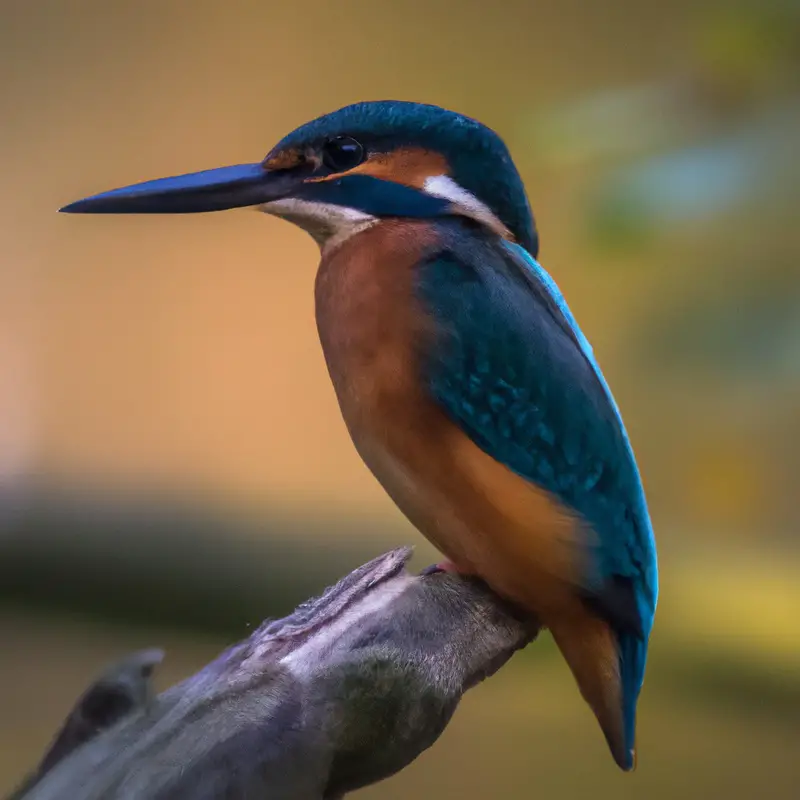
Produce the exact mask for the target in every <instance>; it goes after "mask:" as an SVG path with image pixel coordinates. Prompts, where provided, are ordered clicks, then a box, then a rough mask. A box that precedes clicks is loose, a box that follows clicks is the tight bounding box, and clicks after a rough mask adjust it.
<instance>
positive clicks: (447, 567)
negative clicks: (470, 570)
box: [419, 561, 466, 575]
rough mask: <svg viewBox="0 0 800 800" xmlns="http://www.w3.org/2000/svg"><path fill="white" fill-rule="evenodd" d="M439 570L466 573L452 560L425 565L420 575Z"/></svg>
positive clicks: (431, 573) (457, 573) (458, 573)
mask: <svg viewBox="0 0 800 800" xmlns="http://www.w3.org/2000/svg"><path fill="white" fill-rule="evenodd" d="M437 572H452V573H453V574H455V575H465V574H466V573H465V572H462V571H461V570H460V569H459V568H458V567H457V566H456V565H455V564H454V563H453V562H452V561H440V562H439V563H438V564H431V565H430V566H429V567H425V569H423V570H422V571H421V572H420V573H419V574H420V575H435V574H436V573H437Z"/></svg>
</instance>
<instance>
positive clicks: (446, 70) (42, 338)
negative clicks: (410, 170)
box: [0, 0, 800, 800]
mask: <svg viewBox="0 0 800 800" xmlns="http://www.w3.org/2000/svg"><path fill="white" fill-rule="evenodd" d="M799 68H800V4H798V3H797V2H794V1H793V0H752V2H744V1H742V2H739V0H720V1H719V2H711V0H708V1H705V0H673V2H671V3H664V2H660V1H658V2H657V0H602V2H600V1H597V2H596V1H595V0H583V1H582V2H581V1H579V0H561V2H559V3H544V2H535V1H534V0H502V1H501V2H493V3H488V2H485V1H484V2H479V0H457V1H456V0H454V1H453V2H444V1H443V0H420V2H414V1H412V0H404V2H398V3H394V2H388V1H387V0H373V2H371V3H368V2H355V1H353V2H350V1H348V0H340V2H338V3H328V2H325V0H305V2H304V3H302V4H301V5H297V4H286V3H277V2H271V1H270V0H226V2H224V3H223V2H211V1H210V0H169V1H168V2H165V1H164V0H135V1H134V0H114V2H112V3H109V2H103V1H102V0H82V2H80V3H65V2H61V1H60V0H38V2H35V3H33V2H29V0H0V176H2V178H1V179H0V215H1V216H0V218H1V219H2V223H1V224H0V793H2V792H3V791H4V790H6V789H10V788H11V787H12V786H13V785H14V784H15V783H16V782H17V781H18V780H19V779H20V778H21V777H22V775H23V773H24V772H25V771H26V770H27V769H28V768H29V767H31V766H33V765H34V763H35V762H36V761H37V760H38V758H39V757H40V755H41V753H42V751H43V748H44V747H45V746H46V744H47V743H48V741H49V739H50V737H51V735H52V734H53V733H54V732H55V730H56V727H57V726H58V724H59V723H60V721H61V720H62V718H63V717H64V715H65V714H66V713H67V712H68V710H69V708H70V706H71V704H72V703H73V701H74V700H75V699H76V697H77V695H78V694H79V693H80V691H81V690H82V689H83V687H84V686H85V685H86V684H87V683H88V682H89V680H90V679H91V678H92V677H93V676H94V675H96V674H97V673H98V672H99V671H100V669H102V667H103V666H104V665H105V664H106V663H107V662H109V661H110V660H113V659H115V658H117V657H119V656H122V655H124V654H125V653H127V652H128V651H130V650H132V649H136V648H139V647H144V646H150V645H159V646H163V647H165V648H166V649H167V653H168V656H167V660H166V662H165V664H164V666H163V668H162V669H161V672H160V673H159V684H160V685H161V686H167V685H169V684H171V683H172V682H174V681H175V680H177V679H178V678H180V677H182V676H183V675H186V674H188V673H189V672H191V671H194V670H195V669H197V668H198V667H200V666H201V665H202V664H203V663H204V662H205V661H206V660H208V659H209V658H210V657H212V656H213V655H214V654H216V653H217V652H218V651H219V650H220V649H221V648H222V647H223V646H224V645H225V644H226V643H228V642H230V641H234V640H236V639H238V638H241V637H242V636H244V635H246V634H247V632H248V630H249V629H250V628H251V627H252V626H253V625H255V624H257V623H258V622H259V621H260V620H261V618H263V617H265V616H275V615H279V614H283V613H285V612H287V611H288V610H290V609H291V608H292V607H293V605H294V604H295V603H296V602H298V601H299V600H301V599H303V598H304V597H306V596H308V595H309V594H312V593H317V592H319V591H320V590H321V589H322V588H323V587H324V586H325V585H326V584H328V583H330V582H332V581H334V580H335V579H336V578H338V577H339V576H340V575H341V574H343V573H345V572H347V571H349V570H350V569H352V568H354V567H356V566H357V565H359V564H361V563H362V562H364V561H366V560H368V559H369V558H371V557H373V556H374V555H376V554H378V553H380V552H382V551H384V550H387V549H389V548H390V547H393V546H396V545H399V544H403V543H411V544H414V545H416V546H417V556H416V562H415V563H416V564H417V566H420V567H421V566H424V565H425V564H427V563H430V562H432V561H434V560H436V554H435V553H434V552H433V551H432V550H431V548H430V547H429V546H428V545H427V544H425V542H424V541H423V540H422V538H421V537H420V535H419V534H418V533H417V532H416V531H415V530H413V529H412V528H411V527H410V525H409V524H408V523H406V522H405V521H404V519H403V518H402V517H401V516H400V514H399V512H397V511H396V510H395V508H394V506H393V505H392V504H391V502H390V501H389V500H388V498H387V497H386V496H385V495H384V493H383V492H382V490H381V489H380V488H379V486H378V485H377V483H376V482H375V481H374V479H373V478H372V477H371V476H370V474H369V473H368V472H367V470H366V468H365V467H364V466H363V465H362V463H361V462H360V460H359V459H358V457H357V456H356V454H355V451H354V449H353V447H352V445H351V444H350V441H349V439H348V437H347V434H346V432H345V429H344V425H343V423H342V422H341V419H340V416H339V412H338V409H337V406H336V403H335V399H334V395H333V391H332V389H331V387H330V385H329V381H328V378H327V374H326V371H325V367H324V363H323V360H322V356H321V353H320V348H319V346H318V342H317V338H316V330H315V326H314V320H313V298H312V287H313V279H314V271H315V265H316V263H317V251H316V246H315V245H314V244H313V242H312V241H311V239H310V238H308V237H307V236H306V235H305V234H304V233H302V232H301V231H299V230H298V229H296V228H294V227H292V226H290V225H288V224H285V223H282V222H280V221H278V220H275V219H271V218H267V217H265V216H264V215H260V214H257V213H255V212H253V211H251V210H250V211H237V212H229V213H226V214H212V215H200V216H186V217H172V218H169V217H150V218H148V217H140V218H136V217H107V218H99V217H91V216H89V217H83V218H82V217H68V216H59V215H58V214H56V209H57V208H59V207H60V206H62V205H64V204H65V203H67V202H70V201H72V200H75V199H77V198H80V197H83V196H85V195H88V194H93V193H95V192H97V191H101V190H104V189H108V188H113V187H116V186H121V185H124V184H127V183H131V182H135V181H139V180H145V179H148V178H152V177H160V176H162V175H172V174H177V173H181V172H188V171H193V170H197V169H204V168H207V167H214V166H219V165H223V164H229V163H239V162H243V161H256V160H258V159H260V158H261V157H262V156H263V155H264V154H265V153H266V152H267V151H268V150H269V149H270V147H271V146H272V145H273V144H274V143H275V142H276V141H277V140H278V139H279V138H280V137H281V136H282V135H283V134H284V133H286V132H287V131H289V130H290V129H292V128H294V127H295V126H297V125H299V124H301V123H302V122H304V121H306V120H308V119H310V118H312V117H315V116H318V115H319V114H322V113H325V112H327V111H330V110H333V109H335V108H337V107H339V106H341V105H344V104H347V103H350V102H354V101H357V100H363V99H383V98H393V99H409V100H418V101H425V102H431V103H436V104H439V105H445V106H448V107H451V108H453V109H456V110H458V111H461V112H464V113H467V114H469V115H471V116H474V117H477V118H479V119H481V120H482V121H483V122H485V123H487V124H488V125H490V126H491V127H493V128H495V129H496V130H497V131H499V132H500V133H501V135H502V136H503V137H504V138H505V139H506V141H507V143H508V145H509V147H510V148H511V150H512V153H513V155H514V157H515V159H516V160H517V163H518V164H519V166H520V168H521V171H522V173H523V176H524V178H525V181H526V184H527V187H528V190H529V194H530V197H531V202H532V205H533V207H534V210H535V213H536V216H537V220H538V225H539V230H540V233H541V239H542V248H541V261H542V263H543V264H544V265H545V267H546V268H547V269H548V270H549V271H550V272H551V273H552V274H553V275H554V276H555V277H556V279H557V280H558V281H559V283H560V285H561V287H562V289H563V291H564V293H565V295H566V296H567V298H568V300H569V302H570V304H571V306H572V309H573V311H574V312H575V315H576V316H577V318H578V319H579V320H580V321H581V324H582V326H583V328H584V331H585V332H586V334H587V335H588V336H589V338H590V339H591V340H592V342H593V344H594V347H595V351H596V353H597V354H598V356H599V359H600V361H601V363H602V364H603V367H604V370H605V372H606V375H607V377H608V379H609V382H610V383H611V385H612V387H613V388H614V391H615V394H616V397H617V399H618V402H619V404H620V406H621V408H622V411H623V414H624V416H625V420H626V424H627V426H628V429H629V432H630V435H631V438H632V440H633V443H634V447H635V448H636V452H637V455H638V458H639V462H640V466H641V468H642V471H643V475H644V478H645V483H646V487H647V491H648V497H649V500H650V504H651V509H652V513H653V518H654V523H655V528H656V533H657V537H658V541H659V546H660V556H661V565H662V566H661V569H662V590H661V591H662V593H661V601H660V606H659V612H658V615H657V620H656V627H655V630H654V634H653V642H652V657H651V661H650V666H649V672H648V677H647V682H646V685H645V689H644V692H643V695H642V700H641V704H640V720H641V722H640V734H639V740H640V741H639V750H640V759H639V765H640V766H639V771H638V772H637V773H636V774H635V775H634V776H625V775H622V774H620V773H618V772H617V770H616V768H615V767H614V766H613V763H612V762H611V759H610V758H609V756H608V754H607V751H606V748H605V744H604V742H603V740H602V737H601V735H600V734H599V732H598V730H597V728H596V725H595V723H594V720H593V719H592V717H591V715H590V712H589V711H588V708H587V707H586V706H585V705H584V704H583V702H582V701H581V699H580V697H579V695H578V693H577V691H576V690H575V688H574V685H573V683H572V679H571V677H570V675H569V673H568V672H567V669H566V667H565V666H564V664H563V663H562V662H561V660H560V659H559V658H557V657H555V653H554V648H553V647H552V645H551V644H550V642H549V640H548V639H547V637H542V640H541V641H539V642H537V643H536V644H535V645H533V646H532V647H531V648H529V650H528V651H526V652H524V653H522V654H520V655H519V656H517V657H516V658H515V659H514V660H513V662H512V663H511V664H510V665H509V666H508V667H507V668H505V669H504V670H503V671H501V673H499V674H498V675H497V676H496V677H495V678H493V679H492V680H491V681H489V682H487V683H486V684H485V685H482V686H481V687H479V688H478V689H476V690H475V691H474V692H472V693H470V695H469V696H468V697H467V698H466V699H465V701H464V703H463V705H462V707H461V709H460V710H459V712H458V714H457V716H456V718H455V720H454V722H453V723H452V725H451V726H450V728H449V729H448V731H447V732H446V733H445V735H444V736H443V738H442V740H441V741H440V742H439V743H438V744H437V745H436V746H435V747H434V748H433V749H432V750H430V751H429V752H428V753H426V754H425V755H424V756H423V757H422V758H420V759H419V761H418V762H416V763H415V764H414V765H413V766H412V767H411V768H409V769H408V770H406V771H404V772H403V773H402V774H401V775H399V776H397V777H396V778H394V779H392V780H390V781H388V782H386V783H385V784H382V785H379V786H378V787H375V788H372V789H370V790H368V791H365V792H363V793H362V795H361V796H363V797H365V798H368V797H369V798H401V797H408V796H410V795H412V793H413V794H414V795H415V796H421V797H428V796H430V797H460V798H473V797H475V798H477V797H498V798H508V799H509V800H514V798H529V797H542V798H546V797H553V798H555V797H558V798H563V799H564V800H566V798H578V797H584V796H586V793H587V792H588V791H591V792H592V796H593V797H596V798H604V797H609V798H610V797H614V798H628V797H630V798H648V800H660V798H676V797H681V798H683V800H689V799H690V798H730V799H731V800H733V799H734V798H760V797H764V796H769V797H770V798H771V800H781V798H789V797H797V791H798V789H797V787H798V785H800V622H798V616H800V582H798V569H799V568H800V547H798V537H797V534H796V532H797V530H798V525H800V503H798V495H797V492H798V479H797V475H798V471H799V470H800V449H798V446H797V444H798V442H800V226H799V225H798V224H797V206H798V201H800V158H798V152H800V151H799V150H798V142H800V103H798V99H799V98H800V69H799Z"/></svg>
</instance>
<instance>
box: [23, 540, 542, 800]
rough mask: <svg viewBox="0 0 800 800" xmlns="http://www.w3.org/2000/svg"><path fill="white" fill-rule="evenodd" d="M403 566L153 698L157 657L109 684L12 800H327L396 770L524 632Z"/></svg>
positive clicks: (361, 578)
mask: <svg viewBox="0 0 800 800" xmlns="http://www.w3.org/2000/svg"><path fill="white" fill-rule="evenodd" d="M409 557H410V551H409V550H408V549H399V550H394V551H392V552H390V553H387V554H385V555H383V556H381V557H379V558H377V559H375V560H374V561H371V562H370V563H368V564H365V565H364V566H362V567H360V568H358V569H357V570H355V571H354V572H352V573H351V574H350V575H348V576H346V577H345V578H343V579H342V580H341V581H339V583H338V584H336V585H335V586H332V587H330V588H329V589H327V590H326V591H325V592H324V594H322V595H321V596H320V597H318V598H315V599H312V600H309V601H307V602H305V603H303V604H302V605H301V606H299V607H298V608H297V609H296V610H295V611H294V613H292V614H291V615H290V616H288V617H286V618H285V619H282V620H279V621H273V622H265V623H264V624H263V625H262V626H261V627H260V628H259V629H258V630H257V631H256V632H255V633H253V635H252V636H250V637H249V638H248V639H246V640H245V641H243V642H240V643H239V644H236V645H234V646H233V647H231V648H229V649H228V650H227V651H225V652H224V653H223V654H222V655H220V656H219V657H218V658H217V659H216V660H215V661H213V662H212V663H210V664H208V665H207V666H206V667H204V668H203V669H202V670H200V672H198V673H197V674H195V675H193V676H191V677H190V678H188V679H186V680H185V681H183V682H182V683H180V684H178V685H176V686H174V687H172V688H171V689H168V690H167V691H165V692H164V693H162V694H160V695H158V696H153V695H152V693H151V692H150V690H149V677H150V673H151V672H152V669H153V667H154V666H155V664H156V663H157V662H158V661H159V660H160V653H159V652H158V651H146V652H144V653H139V654H136V655H134V656H133V657H131V658H130V659H129V660H127V661H126V662H124V663H123V664H121V665H118V666H116V667H114V668H112V669H111V670H110V671H109V672H107V673H106V674H105V675H104V676H103V677H101V678H100V679H99V680H98V681H97V682H96V683H95V684H93V685H92V686H91V687H90V688H89V689H88V690H87V691H86V692H85V693H84V695H83V696H82V697H81V699H80V700H79V701H78V703H77V705H76V707H75V708H74V709H73V711H72V713H71V714H70V716H69V718H68V719H67V721H66V722H65V724H64V726H63V727H62V729H61V731H60V732H59V734H58V735H57V737H56V738H55V740H54V742H53V744H52V745H51V747H50V749H49V750H48V753H47V755H46V756H45V757H44V759H43V761H42V764H41V765H40V767H39V769H38V770H37V771H36V772H34V773H33V774H32V775H31V776H30V777H29V779H28V780H27V781H26V783H25V784H24V785H23V786H22V787H20V789H19V790H17V792H16V793H15V794H14V796H13V797H14V798H16V799H17V800H22V798H24V800H64V798H69V800H101V799H102V800H123V799H124V800H144V799H145V798H147V800H166V799H167V798H169V800H173V799H175V800H184V799H188V798H192V800H212V798H214V799H216V798H226V799H232V798H259V800H332V799H333V798H339V797H341V796H343V795H344V794H346V793H347V792H350V791H353V790H354V789H358V788H360V787H363V786H366V785H369V784H371V783H375V782H377V781H380V780H383V779H384V778H387V777H389V776H390V775H393V774H394V773H396V772H398V771H399V770H401V769H403V768H404V767H405V766H407V765H408V764H410V763H411V762H412V761H413V760H414V759H415V758H416V757H417V756H418V755H419V754H420V753H422V752H423V751H424V750H426V749H427V748H428V747H430V746H431V745H432V744H433V743H434V742H435V741H436V740H437V739H438V737H439V736H440V735H441V733H442V731H443V730H444V729H445V727H446V726H447V724H448V722H449V721H450V718H451V716H452V714H453V712H454V711H455V709H456V706H457V705H458V703H459V701H460V699H461V697H462V695H463V693H464V692H465V691H467V690H468V689H470V688H471V687H473V686H475V685H476V684H477V683H479V682H480V681H481V680H483V679H484V678H486V677H488V676H490V675H492V674H493V673H494V672H495V671H496V670H497V669H499V668H500V667H501V666H502V665H503V664H504V663H505V662H506V661H507V660H508V659H509V658H510V657H511V655H512V654H513V653H514V652H515V651H516V650H518V649H520V648H521V647H524V646H525V645H526V644H527V643H528V642H530V641H531V640H532V639H534V638H535V636H536V634H537V631H538V628H537V626H536V625H535V624H534V623H533V622H532V621H530V620H525V619H524V618H522V617H521V616H519V615H518V614H517V613H516V612H515V610H514V609H512V608H510V607H509V606H507V605H506V604H505V603H503V602H502V601H500V600H499V599H498V598H497V597H496V596H495V595H493V594H492V593H491V592H490V591H489V590H488V589H487V588H486V587H485V586H484V585H482V584H481V583H479V582H477V581H473V580H469V579H464V578H461V577H458V576H456V575H452V574H449V573H443V572H435V573H432V574H422V575H411V574H410V573H408V572H407V570H406V563H407V561H408V559H409Z"/></svg>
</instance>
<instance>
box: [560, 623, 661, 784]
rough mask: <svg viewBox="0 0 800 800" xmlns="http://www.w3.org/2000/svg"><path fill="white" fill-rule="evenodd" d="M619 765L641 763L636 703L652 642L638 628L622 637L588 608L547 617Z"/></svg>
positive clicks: (628, 769) (628, 766) (631, 765)
mask: <svg viewBox="0 0 800 800" xmlns="http://www.w3.org/2000/svg"><path fill="white" fill-rule="evenodd" d="M548 624H549V627H550V631H551V633H552V634H553V638H554V639H555V641H556V644H557V645H558V647H559V649H560V650H561V652H562V654H563V655H564V658H565V659H566V661H567V664H569V667H570V669H571V670H572V674H573V675H574V676H575V680H576V681H577V683H578V687H579V689H580V691H581V694H582V695H583V697H584V699H585V700H586V702H587V703H588V704H589V706H590V707H591V709H592V711H593V712H594V715H595V717H596V718H597V721H598V723H599V724H600V728H601V729H602V731H603V733H604V735H605V737H606V741H607V742H608V746H609V749H610V750H611V755H612V756H613V757H614V761H616V763H617V765H618V766H619V767H620V768H621V769H623V770H625V771H630V770H633V769H634V768H635V766H636V703H637V700H638V696H639V688H640V686H641V682H642V681H641V679H642V675H643V674H644V661H645V656H646V650H647V644H646V642H645V641H644V640H643V639H641V638H639V637H638V636H637V635H636V634H633V633H624V634H622V635H621V636H619V637H618V636H617V634H616V633H615V632H614V630H613V629H612V628H611V626H610V625H609V624H608V623H607V622H606V621H605V620H603V619H601V618H599V617H597V616H595V615H593V614H592V613H591V612H589V611H588V610H582V611H580V612H575V613H574V614H573V615H570V616H569V617H565V618H562V619H559V620H557V621H555V622H552V621H549V622H548Z"/></svg>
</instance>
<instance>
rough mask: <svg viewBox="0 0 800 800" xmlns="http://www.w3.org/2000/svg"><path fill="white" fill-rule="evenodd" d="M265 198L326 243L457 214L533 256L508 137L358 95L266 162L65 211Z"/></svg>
mask: <svg viewBox="0 0 800 800" xmlns="http://www.w3.org/2000/svg"><path fill="white" fill-rule="evenodd" d="M243 206H258V207H259V208H261V209H262V210H263V211H265V212H267V213H269V214H274V215H276V216H280V217H284V218H286V219H289V220H291V221H293V222H296V223H297V224H298V225H300V226H301V227H303V228H305V229H306V230H308V231H309V232H310V233H311V234H312V235H313V236H314V237H315V238H316V239H317V240H318V241H319V242H321V243H322V242H324V241H326V240H327V239H328V238H329V237H331V236H334V235H336V234H337V233H338V232H339V231H342V230H347V229H353V228H354V227H359V226H362V225H368V224H371V223H372V222H374V220H375V219H380V218H386V217H411V218H433V217H442V216H452V215H460V216H464V217H468V218H470V219H472V220H474V221H475V222H476V223H477V224H479V225H482V226H484V227H486V228H488V229H490V230H493V231H494V232H496V233H497V234H499V235H500V236H503V237H505V238H507V239H510V240H512V241H516V242H517V243H518V244H520V245H522V246H523V247H524V248H525V249H526V250H528V251H529V252H530V253H531V254H532V255H533V256H536V254H537V250H538V239H537V234H536V229H535V225H534V221H533V216H532V214H531V210H530V206H529V204H528V198H527V195H526V193H525V188H524V186H523V183H522V179H521V178H520V175H519V173H518V172H517V169H516V167H515V166H514V162H513V161H512V160H511V156H510V154H509V152H508V149H507V148H506V146H505V144H504V143H503V141H502V140H501V139H500V137H499V136H498V135H497V134H496V133H494V131H492V130H490V129H489V128H487V127H486V126H485V125H482V124H481V123H480V122H477V121H476V120H474V119H470V118H469V117H465V116H463V115H461V114H457V113H455V112H453V111H447V110H446V109H443V108H439V107H438V106H431V105H424V104H421V103H408V102H400V101H375V102H366V103H357V104H355V105H351V106H346V107H345V108H342V109H339V110H338V111H334V112H332V113H330V114H326V115H325V116H322V117H319V118H318V119H315V120H312V121H311V122H307V123H306V124H305V125H301V126H300V127H299V128H297V129H296V130H294V131H293V132H292V133H290V134H289V135H288V136H286V137H284V139H282V140H281V141H280V142H278V144H277V145H275V147H273V148H272V150H271V151H270V152H269V153H268V155H267V156H266V158H264V160H263V161H261V162H259V163H256V164H242V165H239V166H234V167H221V168H219V169H212V170H206V171H204V172H196V173H191V174H188V175H180V176H177V177H173V178H163V179H160V180H154V181H148V182H146V183H139V184H135V185H133V186H127V187H125V188H122V189H115V190H113V191H110V192H104V193H103V194H99V195H95V196H93V197H89V198H86V199H85V200H79V201H78V202H76V203H72V204H71V205H68V206H66V207H64V208H63V209H61V210H62V211H65V212H69V213H84V214H102V213H106V214H136V213H139V214H147V213H150V214H159V213H161V214H169V213H174V214H178V213H192V212H200V211H220V210H223V209H228V208H238V207H243Z"/></svg>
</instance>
